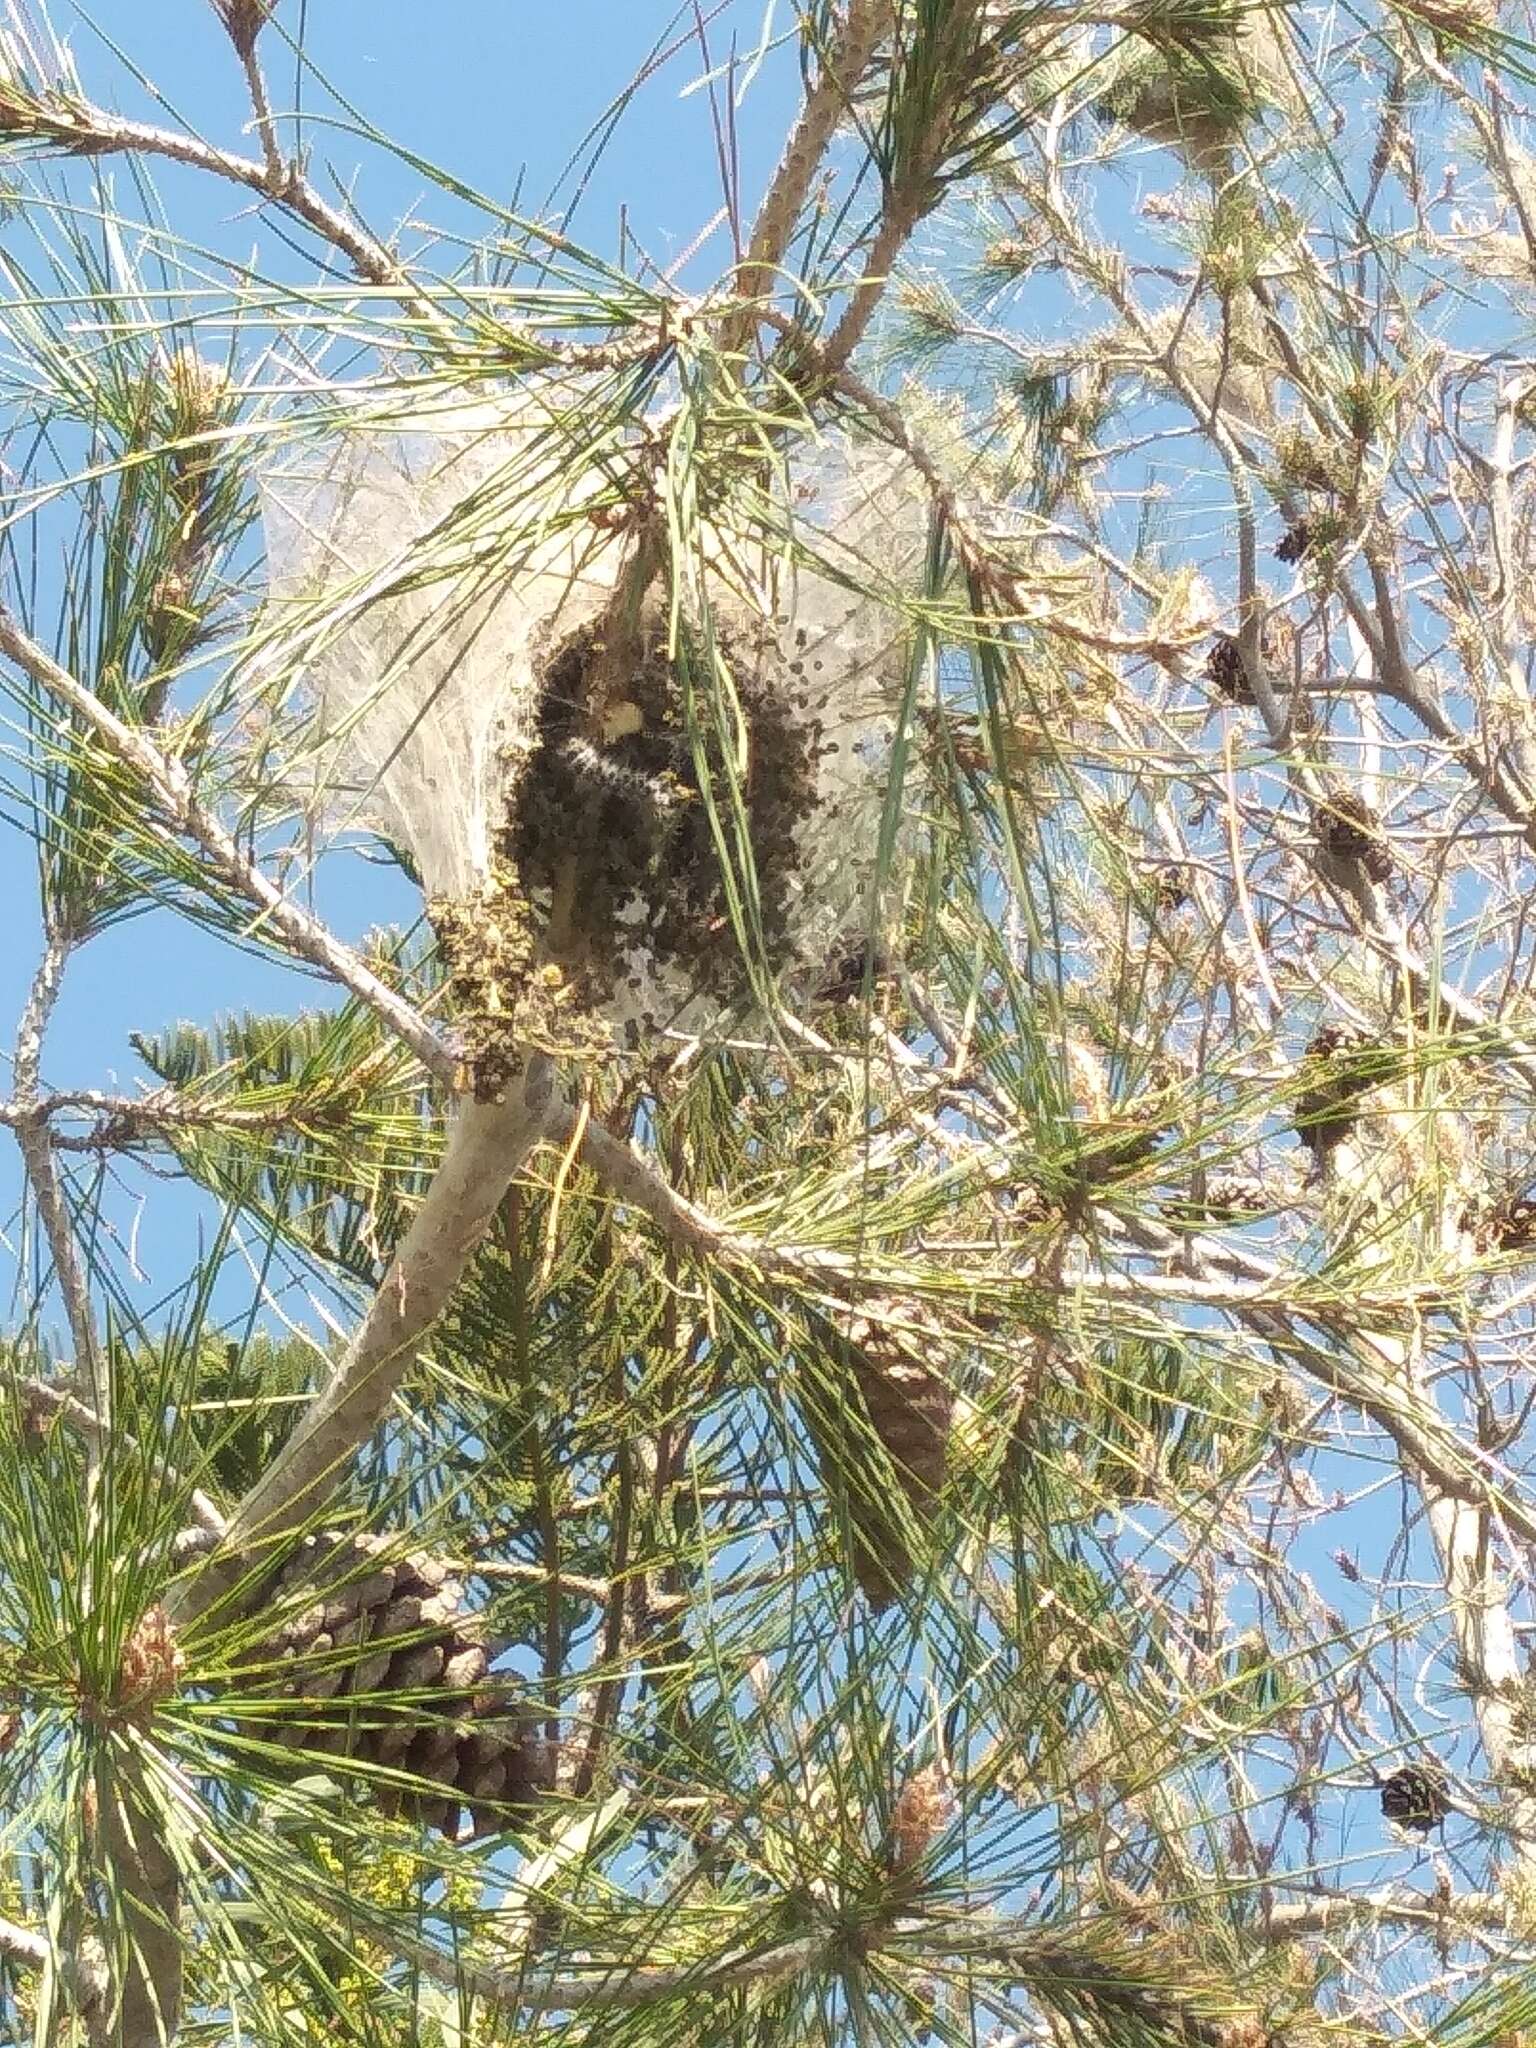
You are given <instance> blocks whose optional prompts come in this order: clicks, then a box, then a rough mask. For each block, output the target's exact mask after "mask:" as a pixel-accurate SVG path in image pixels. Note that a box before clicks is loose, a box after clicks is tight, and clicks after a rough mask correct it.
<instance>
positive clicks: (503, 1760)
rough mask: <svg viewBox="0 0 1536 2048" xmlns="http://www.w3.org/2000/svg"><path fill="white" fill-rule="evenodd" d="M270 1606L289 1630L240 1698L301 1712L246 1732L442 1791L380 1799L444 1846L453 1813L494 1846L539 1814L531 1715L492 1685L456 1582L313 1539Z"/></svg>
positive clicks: (386, 1553)
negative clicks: (463, 1813)
mask: <svg viewBox="0 0 1536 2048" xmlns="http://www.w3.org/2000/svg"><path fill="white" fill-rule="evenodd" d="M306 1593H308V1594H310V1595H311V1596H312V1597H311V1599H310V1602H309V1604H308V1605H306V1606H304V1607H302V1608H299V1607H298V1606H297V1604H296V1602H297V1599H298V1598H301V1597H302V1596H303V1595H304V1594H306ZM265 1604H266V1605H269V1606H278V1607H279V1608H281V1609H283V1610H285V1612H286V1614H287V1619H285V1620H284V1622H283V1623H282V1625H281V1626H280V1628H279V1629H278V1631H277V1632H276V1634H274V1635H273V1636H272V1637H270V1638H268V1640H267V1641H266V1642H265V1643H264V1644H262V1645H261V1646H260V1648H259V1649H258V1650H257V1652H256V1653H255V1657H254V1660H253V1661H254V1662H255V1663H257V1664H258V1665H259V1666H260V1667H261V1670H260V1672H259V1674H253V1676H252V1678H251V1680H250V1682H249V1685H248V1687H247V1689H248V1690H250V1691H257V1690H261V1691H264V1692H269V1693H275V1694H276V1695H277V1696H278V1697H279V1698H282V1699H291V1700H293V1701H294V1702H295V1703H296V1709H297V1710H296V1711H295V1713H294V1715H293V1717H292V1718H291V1719H286V1718H275V1717H274V1718H272V1719H268V1718H265V1717H264V1718H263V1719H261V1720H260V1721H254V1722H250V1723H247V1724H246V1728H245V1732H246V1733H247V1734H248V1735H250V1736H252V1737H254V1738H256V1739H259V1740H264V1741H267V1742H274V1741H275V1742H280V1743H282V1744H283V1745H284V1746H285V1747H287V1748H290V1749H293V1750H297V1751H299V1752H301V1753H306V1754H314V1755H318V1756H341V1757H348V1758H350V1759H352V1760H354V1761H358V1762H362V1763H366V1764H372V1765H376V1766H379V1767H381V1768H384V1769H389V1770H396V1771H400V1772H403V1773H406V1774H408V1775H410V1776H412V1777H416V1778H419V1779H421V1780H422V1781H423V1783H424V1784H425V1785H429V1786H435V1787H439V1788H440V1790H439V1791H438V1792H437V1793H436V1794H433V1793H429V1792H425V1791H413V1790H411V1789H410V1788H406V1787H400V1786H394V1785H388V1784H382V1785H380V1786H379V1787H378V1788H377V1797H378V1801H379V1804H380V1806H381V1807H382V1808H383V1809H384V1810H385V1811H386V1812H398V1811H401V1810H402V1809H403V1810H408V1811H413V1812H415V1813H416V1814H417V1815H418V1816H419V1817H420V1819H421V1820H422V1821H423V1822H424V1823H425V1824H426V1825H427V1826H429V1827H437V1828H441V1829H442V1831H443V1832H444V1833H445V1834H457V1833H458V1830H459V1820H460V1807H461V1805H463V1806H467V1807H468V1809H469V1813H470V1818H471V1822H472V1825H473V1829H474V1832H476V1833H488V1832H493V1831H494V1830H496V1829H497V1828H499V1827H501V1826H504V1825H505V1821H506V1817H507V1812H508V1810H509V1809H510V1810H512V1811H517V1810H519V1809H525V1808H528V1807H531V1806H532V1805H533V1804H534V1803H535V1801H536V1798H537V1794H538V1792H539V1790H540V1787H541V1785H542V1783H543V1782H544V1781H545V1779H546V1777H547V1770H546V1767H545V1760H544V1757H543V1746H542V1744H541V1743H540V1742H539V1741H538V1740H537V1739H536V1737H535V1735H534V1731H533V1728H532V1724H531V1717H530V1714H529V1711H528V1708H527V1706H526V1704H525V1703H522V1702H521V1701H519V1700H518V1699H517V1697H516V1696H515V1695H514V1694H513V1693H512V1692H511V1691H510V1690H509V1689H508V1688H506V1687H505V1685H504V1684H503V1683H502V1682H501V1681H498V1680H497V1679H496V1678H495V1677H493V1676H492V1675H491V1673H490V1669H489V1662H490V1660H489V1655H488V1653H487V1650H486V1646H485V1638H484V1631H483V1629H482V1628H481V1626H480V1623H479V1621H478V1618H477V1617H476V1616H475V1615H473V1614H472V1613H470V1612H468V1611H467V1610H466V1608H465V1606H464V1585H463V1582H462V1580H460V1579H457V1578H455V1577H454V1576H453V1575H452V1573H451V1572H450V1570H449V1567H448V1566H447V1565H446V1564H444V1563H443V1562H442V1561H441V1559H438V1558H431V1557H421V1556H416V1557H410V1556H401V1555H400V1554H399V1553H398V1552H397V1551H396V1550H395V1548H394V1546H393V1544H392V1542H391V1539H390V1538H388V1537H383V1536H370V1535H337V1534H323V1535H319V1536H310V1537H307V1538H306V1539H305V1540H304V1542H303V1543H302V1544H300V1546H299V1548H298V1550H297V1551H296V1552H295V1553H294V1554H293V1556H292V1557H290V1558H289V1559H288V1561H287V1563H286V1564H285V1565H284V1566H283V1568H282V1570H281V1571H280V1572H279V1573H278V1575H277V1578H276V1580H275V1581H274V1582H273V1583H272V1585H271V1587H270V1590H269V1592H268V1594H267V1596H266V1601H265ZM274 1666H276V1671H275V1672H274Z"/></svg>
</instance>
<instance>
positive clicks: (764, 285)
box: [720, 0, 894, 354]
mask: <svg viewBox="0 0 1536 2048" xmlns="http://www.w3.org/2000/svg"><path fill="white" fill-rule="evenodd" d="M893 20H894V14H893V9H892V0H847V8H846V12H845V14H844V16H843V19H842V21H841V23H840V24H839V26H838V27H837V29H836V30H835V31H834V33H833V36H832V40H831V47H830V48H829V49H827V50H825V51H823V53H822V57H821V62H820V65H819V67H818V70H817V74H816V82H815V84H814V85H813V86H812V87H811V89H810V91H809V92H808V93H807V94H806V96H805V99H804V101H803V103H802V105H801V108H800V112H799V115H798V117H797V119H796V122H795V126H794V128H793V129H792V131H791V133H790V137H789V140H788V142H787V143H786V144H785V146H784V154H783V156H782V157H781V158H780V160H779V164H778V168H777V169H776V170H775V172H774V174H773V177H772V179H771V181H770V183H769V186H768V190H767V192H766V194H765V195H764V197H763V203H762V205H761V206H760V207H759V209H758V213H757V218H756V220H755V221H754V222H753V224H752V234H751V238H750V240H749V242H748V245H747V255H746V260H745V262H744V263H743V264H742V266H741V269H740V271H739V272H738V275H737V280H736V294H737V296H738V298H740V299H742V300H745V301H747V302H748V303H747V304H746V305H744V306H741V307H739V308H737V309H736V310H734V311H733V312H732V314H731V315H730V317H729V319H728V320H727V321H726V323H725V325H724V327H723V328H722V333H721V344H720V345H721V348H722V349H723V350H724V351H725V352H726V353H727V354H730V353H733V352H734V351H735V350H737V349H740V348H743V347H745V345H746V343H747V340H748V338H749V337H750V335H751V332H752V328H753V325H754V323H755V321H756V320H757V318H758V317H759V309H758V308H757V307H756V306H755V305H754V304H753V303H752V302H754V301H757V300H761V299H765V298H766V297H767V296H768V294H769V293H770V292H772V290H773V289H774V286H775V284H776V283H777V282H778V270H779V266H780V265H781V264H782V262H783V260H784V255H785V251H786V250H787V249H788V248H789V245H790V243H791V242H792V241H793V239H794V235H795V230H796V228H797V226H798V225H799V221H800V215H801V212H802V210H803V208H804V206H805V202H806V198H807V196H808V195H809V193H810V189H811V183H812V180H813V179H814V178H815V176H816V173H817V171H818V169H819V168H820V166H821V163H822V161H823V159H824V158H825V156H826V153H827V151H828V149H829V148H830V146H831V143H832V137H833V134H834V132H835V130H836V128H837V124H838V122H839V121H840V120H841V119H842V118H843V116H844V115H845V114H846V113H847V112H848V110H849V108H850V107H851V105H852V103H853V95H854V92H855V91H856V89H857V87H858V85H859V81H860V80H861V79H862V78H863V77H864V75H865V73H866V72H867V71H868V69H869V67H870V65H871V64H872V63H873V62H874V57H875V52H876V50H877V49H878V48H879V44H880V39H881V37H882V36H883V35H885V34H886V33H888V31H889V30H890V28H891V25H892V22H893Z"/></svg>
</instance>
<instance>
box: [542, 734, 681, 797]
mask: <svg viewBox="0 0 1536 2048" xmlns="http://www.w3.org/2000/svg"><path fill="white" fill-rule="evenodd" d="M560 753H561V756H562V758H563V759H564V760H565V761H566V763H567V764H568V765H569V766H570V767H572V768H574V769H575V771H576V773H577V774H578V775H583V776H586V777H588V778H589V779H590V780H591V781H593V782H600V783H602V784H603V786H604V787H605V788H606V789H611V790H615V791H617V792H618V793H619V794H620V795H623V796H631V797H636V798H638V799H639V800H640V801H641V802H642V803H648V804H650V805H652V806H653V808H654V809H656V810H658V811H668V810H673V809H675V808H676V806H677V805H678V804H680V803H682V802H684V801H685V799H686V796H687V792H686V791H685V790H683V789H681V788H679V786H678V784H677V781H676V779H675V778H674V777H673V776H671V775H647V774H646V773H645V771H644V769H641V768H632V767H631V766H629V764H628V763H627V762H624V761H616V760H614V758H613V756H612V755H611V754H609V753H605V752H604V750H603V749H602V748H601V747H598V746H595V745H594V744H593V743H592V741H591V740H587V739H580V738H572V739H567V740H562V741H561V742H560Z"/></svg>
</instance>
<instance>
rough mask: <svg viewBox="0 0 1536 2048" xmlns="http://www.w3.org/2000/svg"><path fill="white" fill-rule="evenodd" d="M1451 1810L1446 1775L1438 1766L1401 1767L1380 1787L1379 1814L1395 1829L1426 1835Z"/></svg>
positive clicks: (1384, 1780) (1407, 1765)
mask: <svg viewBox="0 0 1536 2048" xmlns="http://www.w3.org/2000/svg"><path fill="white" fill-rule="evenodd" d="M1450 1810H1451V1802H1450V1797H1449V1794H1448V1791H1447V1788H1446V1780H1445V1773H1444V1771H1442V1770H1441V1768H1440V1766H1439V1765H1438V1764H1404V1766H1403V1767H1402V1769H1401V1770H1400V1771H1394V1772H1393V1773H1392V1775H1391V1777H1390V1778H1386V1779H1383V1781H1382V1786H1381V1811H1382V1815H1383V1817H1384V1818H1385V1819H1387V1820H1389V1821H1391V1822H1392V1823H1393V1824H1394V1826H1396V1827H1400V1828H1406V1829H1407V1830H1408V1832H1409V1833H1410V1834H1415V1835H1427V1834H1428V1833H1429V1831H1430V1829H1431V1828H1437V1827H1439V1825H1440V1823H1441V1822H1442V1821H1443V1820H1444V1819H1445V1818H1446V1816H1447V1814H1449V1812H1450Z"/></svg>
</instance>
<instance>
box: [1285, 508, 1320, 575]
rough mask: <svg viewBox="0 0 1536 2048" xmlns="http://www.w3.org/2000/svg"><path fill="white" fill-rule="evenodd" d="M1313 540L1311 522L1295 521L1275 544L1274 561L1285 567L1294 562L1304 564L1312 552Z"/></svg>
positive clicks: (1307, 520)
mask: <svg viewBox="0 0 1536 2048" xmlns="http://www.w3.org/2000/svg"><path fill="white" fill-rule="evenodd" d="M1315 539H1316V536H1315V535H1314V533H1313V531H1312V522H1311V521H1310V520H1309V519H1298V520H1296V522H1295V523H1294V524H1293V525H1291V526H1288V527H1287V528H1286V529H1285V532H1284V533H1283V534H1282V535H1281V536H1280V539H1279V540H1278V541H1277V542H1276V543H1275V560H1276V561H1277V562H1284V563H1285V564H1286V565H1287V567H1290V566H1291V565H1292V564H1294V563H1296V562H1304V561H1305V560H1306V558H1307V556H1308V555H1309V554H1310V552H1311V550H1312V545H1313V542H1314V540H1315Z"/></svg>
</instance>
